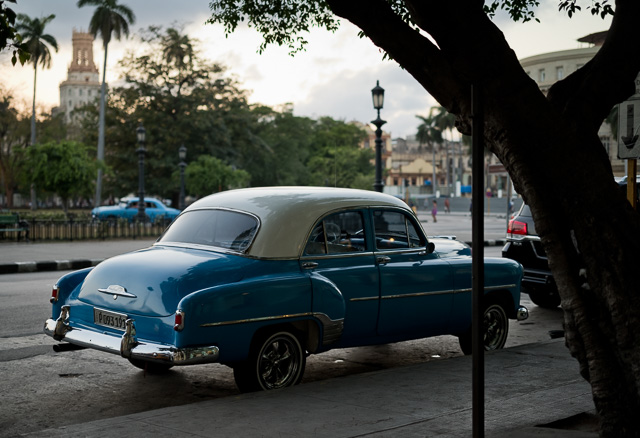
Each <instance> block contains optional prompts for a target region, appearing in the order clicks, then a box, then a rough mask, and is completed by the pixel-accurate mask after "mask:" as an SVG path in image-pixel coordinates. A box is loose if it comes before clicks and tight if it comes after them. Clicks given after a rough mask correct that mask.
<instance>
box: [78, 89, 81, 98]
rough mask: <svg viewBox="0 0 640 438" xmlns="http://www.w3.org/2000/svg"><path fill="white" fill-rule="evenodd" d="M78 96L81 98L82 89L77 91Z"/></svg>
mask: <svg viewBox="0 0 640 438" xmlns="http://www.w3.org/2000/svg"><path fill="white" fill-rule="evenodd" d="M78 96H82V88H81V89H79V90H78Z"/></svg>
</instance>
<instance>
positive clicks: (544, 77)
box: [538, 68, 547, 82]
mask: <svg viewBox="0 0 640 438" xmlns="http://www.w3.org/2000/svg"><path fill="white" fill-rule="evenodd" d="M546 80H547V74H546V73H545V71H544V68H541V69H540V70H538V82H544V81H546Z"/></svg>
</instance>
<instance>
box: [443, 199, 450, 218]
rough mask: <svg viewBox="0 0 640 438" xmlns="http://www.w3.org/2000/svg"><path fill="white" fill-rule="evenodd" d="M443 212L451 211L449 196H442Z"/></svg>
mask: <svg viewBox="0 0 640 438" xmlns="http://www.w3.org/2000/svg"><path fill="white" fill-rule="evenodd" d="M444 212H445V214H449V213H451V204H450V203H449V198H444Z"/></svg>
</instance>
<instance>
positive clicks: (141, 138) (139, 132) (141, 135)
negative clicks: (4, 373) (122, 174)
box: [136, 122, 147, 222]
mask: <svg viewBox="0 0 640 438" xmlns="http://www.w3.org/2000/svg"><path fill="white" fill-rule="evenodd" d="M146 135H147V131H146V129H144V126H142V122H140V126H138V129H136V136H137V137H138V149H137V150H136V152H137V153H138V220H139V221H141V222H144V221H145V219H146V216H145V213H144V207H145V204H144V156H145V154H146V152H147V150H146V149H145V148H144V142H145V139H146Z"/></svg>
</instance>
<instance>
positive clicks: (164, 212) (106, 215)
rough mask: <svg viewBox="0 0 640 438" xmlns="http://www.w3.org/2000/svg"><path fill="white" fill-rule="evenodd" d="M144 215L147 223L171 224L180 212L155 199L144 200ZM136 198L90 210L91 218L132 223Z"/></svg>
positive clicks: (136, 208) (135, 210) (135, 214)
mask: <svg viewBox="0 0 640 438" xmlns="http://www.w3.org/2000/svg"><path fill="white" fill-rule="evenodd" d="M144 205H145V210H144V211H145V215H146V217H147V220H148V221H149V222H152V223H154V222H156V221H165V222H167V223H168V222H171V221H172V220H173V219H175V218H176V217H177V216H178V215H179V214H180V210H178V209H176V208H171V207H167V206H166V205H165V204H164V203H163V202H162V201H160V200H159V199H156V198H147V197H145V198H144ZM138 212H139V210H138V198H137V197H130V198H122V199H121V200H120V202H118V204H117V205H104V206H101V207H96V208H94V209H93V210H91V217H93V218H94V219H98V220H102V221H103V220H106V221H115V220H118V219H127V220H128V221H132V220H133V219H134V218H135V217H137V216H138Z"/></svg>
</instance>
